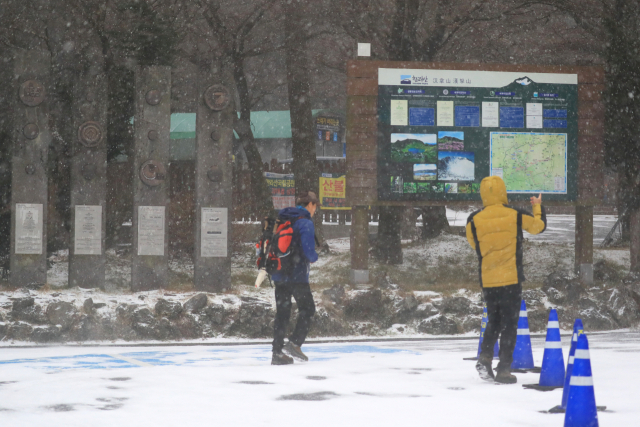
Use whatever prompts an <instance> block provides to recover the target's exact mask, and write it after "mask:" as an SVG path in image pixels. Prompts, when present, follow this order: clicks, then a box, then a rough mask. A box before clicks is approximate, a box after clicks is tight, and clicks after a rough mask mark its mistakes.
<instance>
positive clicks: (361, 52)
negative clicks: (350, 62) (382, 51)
mask: <svg viewBox="0 0 640 427" xmlns="http://www.w3.org/2000/svg"><path fill="white" fill-rule="evenodd" d="M358 56H371V43H358Z"/></svg>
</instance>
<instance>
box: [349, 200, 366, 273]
mask: <svg viewBox="0 0 640 427" xmlns="http://www.w3.org/2000/svg"><path fill="white" fill-rule="evenodd" d="M368 211H369V209H368V207H367V206H353V207H352V208H351V275H350V276H351V283H353V284H361V283H369V221H368V218H369V212H368Z"/></svg>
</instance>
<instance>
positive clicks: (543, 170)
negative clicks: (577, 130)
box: [491, 132, 567, 193]
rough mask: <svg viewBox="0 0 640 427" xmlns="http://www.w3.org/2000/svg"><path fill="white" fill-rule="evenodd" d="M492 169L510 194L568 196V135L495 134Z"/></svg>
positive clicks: (493, 135) (493, 136)
mask: <svg viewBox="0 0 640 427" xmlns="http://www.w3.org/2000/svg"><path fill="white" fill-rule="evenodd" d="M491 169H492V174H493V175H499V176H502V179H504V182H505V184H506V186H507V191H508V192H513V193H518V192H532V193H538V192H540V193H554V192H558V193H566V191H567V188H566V180H567V135H566V134H561V133H553V134H544V133H538V134H531V133H519V132H513V133H510V132H496V133H493V134H492V135H491Z"/></svg>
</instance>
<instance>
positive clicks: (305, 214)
mask: <svg viewBox="0 0 640 427" xmlns="http://www.w3.org/2000/svg"><path fill="white" fill-rule="evenodd" d="M278 216H279V217H280V218H284V219H289V220H296V222H295V223H294V224H293V238H292V240H291V245H293V251H294V254H295V258H294V263H295V264H294V267H293V272H292V274H291V275H289V276H285V275H284V274H274V275H273V276H271V277H272V279H273V281H274V282H288V283H309V268H310V267H309V264H311V263H312V262H316V261H317V260H318V254H317V253H316V240H315V235H316V230H315V227H314V226H313V221H311V214H309V211H308V210H306V209H305V208H303V207H302V206H298V207H296V208H284V209H282V210H281V211H280V213H279V214H278Z"/></svg>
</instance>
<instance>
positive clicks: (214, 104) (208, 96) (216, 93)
mask: <svg viewBox="0 0 640 427" xmlns="http://www.w3.org/2000/svg"><path fill="white" fill-rule="evenodd" d="M229 101H231V95H230V94H229V90H228V89H227V88H226V87H224V86H222V85H212V86H209V87H208V88H207V90H206V92H205V93H204V102H205V104H207V107H209V108H210V109H212V110H214V111H220V110H224V109H225V108H226V107H227V105H229Z"/></svg>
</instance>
